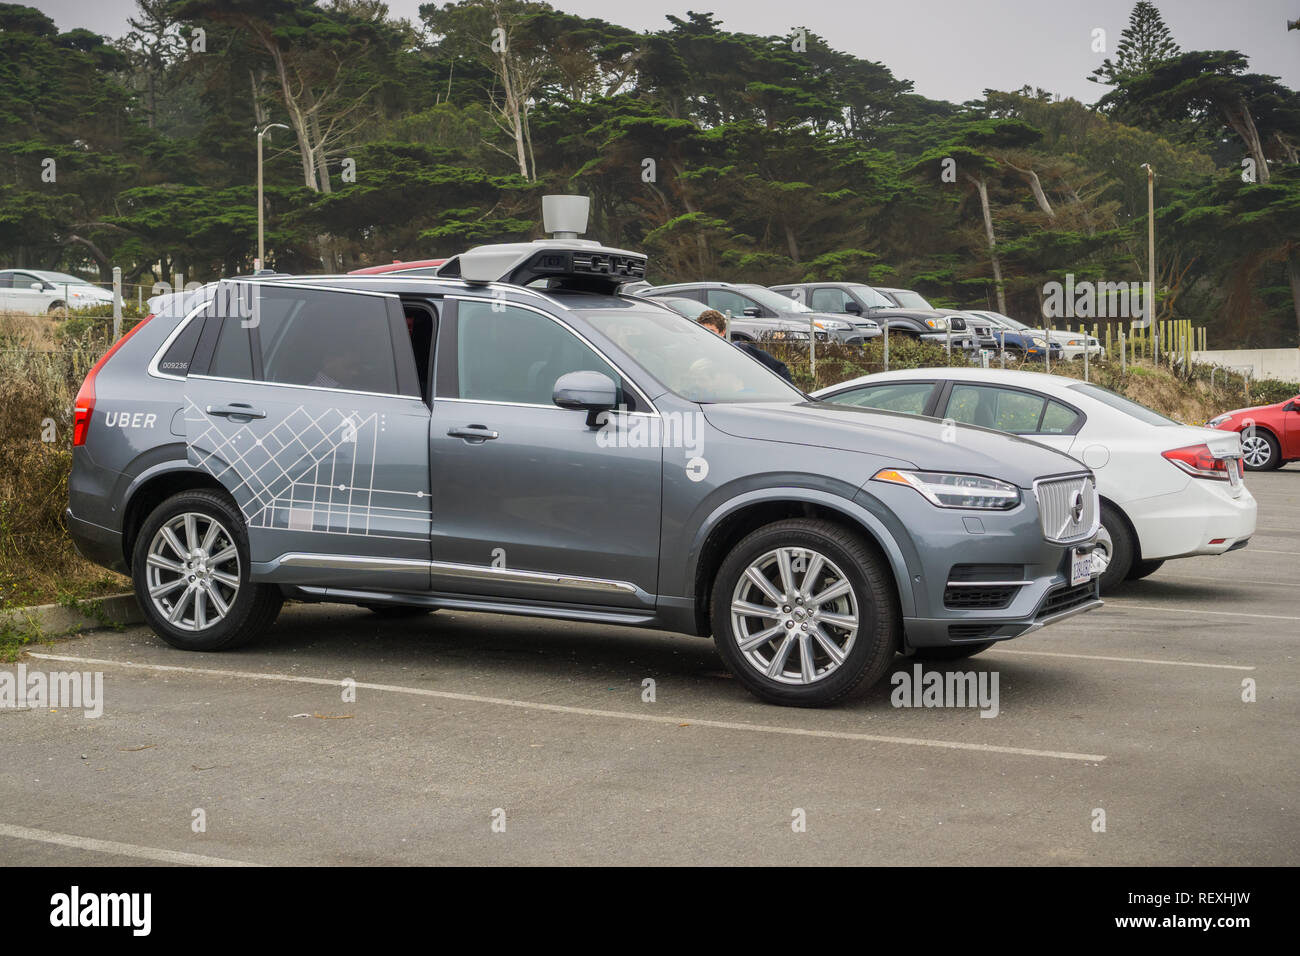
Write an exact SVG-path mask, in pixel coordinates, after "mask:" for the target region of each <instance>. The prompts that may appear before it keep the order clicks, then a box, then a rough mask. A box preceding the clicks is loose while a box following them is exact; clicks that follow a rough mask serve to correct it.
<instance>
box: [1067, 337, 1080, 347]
mask: <svg viewBox="0 0 1300 956" xmlns="http://www.w3.org/2000/svg"><path fill="white" fill-rule="evenodd" d="M1065 344H1066V345H1069V346H1071V347H1074V346H1076V345H1082V344H1083V343H1082V342H1080V341H1079V340H1078V339H1069V340H1068V341H1067V342H1066V343H1065Z"/></svg>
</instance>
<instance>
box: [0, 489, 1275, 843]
mask: <svg viewBox="0 0 1300 956" xmlns="http://www.w3.org/2000/svg"><path fill="white" fill-rule="evenodd" d="M1248 486H1249V487H1250V488H1251V490H1252V491H1253V492H1254V494H1255V496H1256V497H1257V498H1258V499H1259V503H1260V521H1259V530H1258V532H1257V534H1256V536H1255V538H1254V539H1253V540H1252V542H1251V545H1250V547H1249V548H1247V549H1246V550H1243V551H1239V552H1236V553H1233V554H1230V555H1226V556H1223V557H1219V558H1196V559H1190V560H1184V561H1177V562H1172V563H1170V564H1167V565H1166V566H1165V567H1164V568H1163V569H1162V570H1161V571H1160V572H1159V573H1157V574H1156V575H1155V576H1154V577H1152V578H1149V579H1147V580H1145V581H1142V582H1138V583H1136V584H1135V585H1134V586H1132V587H1131V588H1130V589H1129V590H1127V591H1126V592H1125V593H1123V594H1122V595H1120V596H1116V597H1113V598H1110V599H1108V602H1107V606H1106V607H1105V608H1103V609H1102V610H1099V611H1096V612H1093V613H1091V614H1086V615H1083V616H1081V617H1078V618H1074V619H1072V620H1069V621H1066V622H1064V623H1062V624H1059V625H1057V626H1054V627H1051V628H1048V629H1046V630H1044V631H1042V632H1039V633H1038V634H1035V635H1032V636H1030V637H1027V638H1025V639H1023V640H1021V641H1014V642H1011V643H1009V644H1007V645H1005V646H1003V647H1001V648H996V649H993V650H991V651H988V652H986V653H985V654H982V655H980V656H979V657H977V658H974V659H972V660H970V661H964V662H959V663H957V664H955V665H952V666H951V668H949V669H957V670H971V669H973V670H977V671H987V672H990V674H991V673H992V672H996V673H997V675H998V680H999V690H1000V707H999V713H998V714H997V716H996V717H994V718H991V719H989V718H982V717H981V716H980V714H979V711H978V710H976V709H955V708H950V709H902V708H896V707H894V706H892V705H891V703H890V696H891V689H892V688H891V686H890V684H889V683H888V682H882V683H881V684H880V685H878V686H877V687H876V688H874V689H873V690H872V691H871V692H870V693H869V694H868V695H867V696H866V697H864V698H861V699H859V700H857V701H855V702H853V703H852V704H850V705H848V706H844V707H840V708H837V709H831V710H821V711H816V710H813V711H808V710H792V709H784V708H777V707H771V706H767V705H764V704H761V703H759V702H758V701H757V700H755V699H754V698H752V697H750V696H749V694H747V693H746V692H745V691H744V690H743V689H742V688H740V687H739V686H737V684H736V682H735V681H734V680H732V679H730V678H728V677H727V676H726V675H725V673H724V672H723V669H722V665H721V662H720V660H719V659H718V657H717V655H716V654H715V652H714V651H713V647H712V644H711V643H710V642H707V641H703V640H699V639H696V638H687V637H680V636H674V635H661V634H655V633H651V632H646V631H639V630H631V629H611V628H608V627H599V626H587V625H578V624H570V623H557V622H548V621H540V620H530V619H524V618H508V617H497V616H489V615H470V614H460V613H448V612H439V613H437V614H435V615H432V616H429V617H425V618H417V619H413V620H402V621H397V622H386V621H382V620H380V619H378V618H377V617H375V616H374V615H372V614H370V613H369V612H366V611H364V610H360V609H354V608H350V607H343V606H337V605H324V606H302V605H296V606H290V607H286V609H285V611H284V613H283V614H282V615H281V618H280V621H279V623H278V625H277V626H276V628H275V629H274V630H273V631H272V633H271V635H270V636H269V637H268V638H267V639H265V640H264V641H262V642H261V643H258V644H256V645H254V646H252V647H250V648H247V649H245V650H242V651H239V652H235V653H230V654H221V655H206V656H204V655H195V654H186V653H182V652H179V651H174V650H171V649H170V648H168V647H167V646H166V645H164V644H162V643H161V641H159V640H157V639H156V638H154V637H153V636H152V635H151V634H150V633H149V632H148V631H147V630H146V629H144V628H134V629H130V630H127V631H123V632H111V631H101V632H96V633H92V634H87V635H84V636H81V637H78V638H73V639H69V640H66V641H60V642H58V643H56V644H52V645H47V646H42V647H40V648H38V649H37V650H36V652H35V653H33V654H31V655H30V656H29V657H28V658H27V660H26V662H25V663H26V665H27V667H28V668H29V669H41V670H47V671H49V670H91V671H96V670H98V671H102V672H103V674H104V698H105V703H104V713H103V716H101V717H99V718H97V719H87V718H86V717H85V716H84V715H83V714H82V712H81V711H66V710H61V711H50V710H49V709H28V710H0V754H2V755H3V759H2V760H0V864H7V865H41V864H73V865H100V864H112V865H131V864H151V863H177V864H211V863H217V862H238V863H247V864H265V865H277V864H306V865H328V864H362V865H366V864H545V863H611V864H670V863H678V864H692V863H700V864H703V863H756V864H767V863H794V864H817V863H862V864H903V863H908V864H930V863H936V864H937V863H944V864H1142V865H1151V864H1156V865H1161V864H1170V865H1172V864H1206V865H1208V864H1289V865H1295V864H1296V863H1297V862H1300V813H1298V811H1300V774H1297V746H1296V736H1295V734H1296V727H1297V726H1298V725H1300V689H1298V688H1300V681H1298V680H1297V678H1298V677H1300V663H1298V660H1297V643H1298V638H1300V602H1297V600H1296V597H1295V594H1296V585H1295V582H1294V580H1293V579H1294V578H1295V576H1296V573H1297V569H1300V561H1298V557H1300V465H1292V466H1290V467H1288V468H1285V469H1283V470H1281V471H1278V472H1273V473H1266V474H1252V475H1250V476H1249V478H1248ZM897 666H898V669H902V670H907V669H910V668H911V666H912V665H911V662H909V661H906V660H905V659H903V658H899V659H898V665H897ZM929 666H930V667H931V668H933V667H934V666H935V665H933V664H932V665H929ZM13 668H14V665H9V669H11V670H12V669H13ZM345 678H351V679H352V680H354V681H356V683H357V686H356V692H355V698H356V699H355V702H349V701H345V700H344V699H343V698H344V693H343V689H342V682H343V681H344V679H345ZM646 678H651V679H653V681H654V682H655V685H654V689H655V700H654V702H653V703H650V702H645V701H643V699H642V697H643V681H644V680H645V679H646ZM1248 679H1253V681H1254V682H1255V685H1256V697H1257V699H1256V700H1255V702H1253V703H1248V702H1244V701H1243V700H1242V696H1243V681H1245V680H1248ZM196 811H201V817H202V819H203V820H204V821H205V823H206V827H205V829H204V832H198V833H196V832H194V829H195V827H194V821H195V819H196ZM800 811H802V815H800ZM1098 811H1103V812H1104V825H1105V829H1104V832H1099V821H1100V820H1101V816H1100V814H1099V813H1098ZM801 819H802V820H803V821H804V823H805V826H804V828H803V829H802V830H800V829H797V828H796V827H795V826H792V824H794V823H797V822H798V821H799V820H801ZM502 824H504V826H502Z"/></svg>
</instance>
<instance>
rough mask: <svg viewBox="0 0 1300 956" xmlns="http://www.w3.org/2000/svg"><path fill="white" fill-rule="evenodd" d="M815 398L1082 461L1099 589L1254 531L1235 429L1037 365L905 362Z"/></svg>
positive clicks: (1237, 544)
mask: <svg viewBox="0 0 1300 956" xmlns="http://www.w3.org/2000/svg"><path fill="white" fill-rule="evenodd" d="M813 397H814V398H818V399H822V400H824V401H827V402H832V403H836V404H844V405H852V406H855V407H868V408H881V409H885V410H889V411H894V412H903V413H906V414H910V415H924V416H928V417H930V418H935V419H942V420H947V421H950V422H958V423H961V424H967V425H978V426H981V427H984V428H994V429H997V430H999V431H1004V432H1010V433H1011V434H1014V435H1020V436H1022V437H1024V438H1030V439H1033V440H1034V441H1036V442H1040V443H1042V444H1044V445H1048V446H1050V447H1052V448H1055V449H1057V450H1059V451H1061V452H1064V453H1067V454H1069V455H1071V456H1073V457H1074V458H1077V459H1079V460H1080V461H1082V462H1083V463H1084V464H1085V465H1087V466H1088V467H1089V468H1091V469H1092V470H1093V472H1094V473H1095V474H1096V476H1097V491H1098V493H1099V494H1100V496H1101V532H1100V534H1099V535H1098V538H1097V548H1096V550H1095V551H1094V552H1093V553H1094V555H1095V557H1096V564H1097V572H1098V573H1099V574H1100V575H1101V593H1102V594H1106V593H1107V592H1109V591H1113V590H1114V589H1115V588H1116V587H1118V586H1119V585H1120V584H1121V583H1122V582H1123V581H1125V580H1130V581H1131V580H1135V579H1137V578H1144V577H1146V576H1147V575H1150V574H1153V573H1154V572H1155V571H1156V570H1157V569H1158V568H1159V567H1160V566H1161V565H1162V564H1163V563H1164V562H1165V561H1168V560H1170V559H1173V558H1188V557H1194V556H1196V555H1205V554H1223V553H1225V552H1228V551H1235V550H1237V549H1238V548H1244V547H1245V546H1246V543H1247V542H1248V541H1249V540H1250V536H1251V535H1252V534H1254V532H1255V517H1256V516H1255V511H1256V505H1255V499H1254V497H1253V496H1252V495H1251V493H1250V491H1249V490H1247V488H1246V486H1245V483H1244V482H1243V480H1242V466H1241V455H1242V448H1241V442H1240V441H1238V440H1237V437H1236V436H1235V435H1229V436H1225V435H1224V434H1223V433H1222V432H1216V431H1213V430H1211V429H1208V428H1193V427H1190V426H1187V425H1183V424H1180V423H1178V422H1176V421H1173V420H1172V419H1169V418H1165V417H1164V416H1163V415H1160V414H1158V413H1157V412H1154V411H1152V410H1151V409H1149V408H1147V407H1145V406H1143V405H1139V404H1138V403H1137V402H1133V401H1130V400H1129V399H1127V398H1124V397H1123V396H1121V395H1117V394H1115V393H1114V392H1111V391H1109V390H1107V389H1104V388H1102V387H1100V386H1098V385H1091V384H1089V383H1087V382H1080V381H1078V380H1076V379H1072V378H1066V377H1064V376H1059V375H1045V374H1043V373H1041V372H1024V371H1012V370H1003V369H955V368H935V369H910V370H907V371H899V372H885V373H881V374H878V375H868V376H865V377H863V378H857V379H854V380H853V381H850V382H842V383H841V384H839V385H833V386H831V387H830V388H825V389H822V390H820V391H818V392H815V393H813ZM1296 417H1297V419H1300V414H1297V416H1296ZM958 440H959V441H960V440H961V439H960V438H959V439H958Z"/></svg>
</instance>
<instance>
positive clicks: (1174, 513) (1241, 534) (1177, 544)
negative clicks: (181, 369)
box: [1126, 478, 1258, 561]
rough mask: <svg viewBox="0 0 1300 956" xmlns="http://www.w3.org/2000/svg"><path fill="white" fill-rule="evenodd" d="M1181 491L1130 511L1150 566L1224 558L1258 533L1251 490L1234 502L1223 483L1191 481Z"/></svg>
mask: <svg viewBox="0 0 1300 956" xmlns="http://www.w3.org/2000/svg"><path fill="white" fill-rule="evenodd" d="M1189 482H1190V484H1189V486H1188V487H1187V488H1185V489H1183V490H1181V491H1179V492H1176V493H1174V494H1168V495H1160V496H1159V497H1156V498H1147V499H1144V500H1142V501H1140V502H1135V503H1133V504H1131V505H1129V506H1127V507H1126V511H1127V513H1128V517H1129V521H1131V522H1132V523H1133V529H1134V530H1135V531H1136V532H1137V536H1138V547H1139V548H1140V550H1141V552H1142V557H1143V559H1145V560H1148V561H1163V560H1167V559H1169V558H1186V557H1192V556H1193V555H1202V554H1223V553H1224V552H1226V551H1233V550H1236V549H1237V548H1239V547H1243V546H1244V544H1245V542H1246V541H1247V540H1248V539H1249V538H1250V536H1251V535H1253V534H1254V533H1255V521H1256V516H1257V511H1258V506H1257V505H1256V503H1255V498H1254V496H1253V495H1251V493H1250V491H1249V490H1248V489H1246V488H1243V489H1242V490H1241V496H1240V497H1238V498H1233V497H1231V496H1230V495H1229V494H1228V493H1227V491H1226V488H1225V486H1224V485H1223V484H1222V483H1220V482H1210V481H1207V480H1205V479H1199V478H1191V479H1189Z"/></svg>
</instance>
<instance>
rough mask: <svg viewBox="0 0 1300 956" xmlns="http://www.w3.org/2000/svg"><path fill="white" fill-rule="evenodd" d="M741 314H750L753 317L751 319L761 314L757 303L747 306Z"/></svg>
mask: <svg viewBox="0 0 1300 956" xmlns="http://www.w3.org/2000/svg"><path fill="white" fill-rule="evenodd" d="M741 314H742V315H747V316H749V318H751V319H753V318H757V317H758V314H759V313H758V306H755V305H751V306H747V307H746V308H745V310H744V312H743V313H741Z"/></svg>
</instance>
